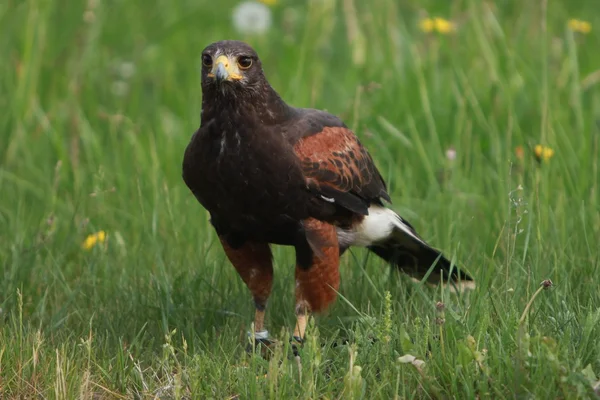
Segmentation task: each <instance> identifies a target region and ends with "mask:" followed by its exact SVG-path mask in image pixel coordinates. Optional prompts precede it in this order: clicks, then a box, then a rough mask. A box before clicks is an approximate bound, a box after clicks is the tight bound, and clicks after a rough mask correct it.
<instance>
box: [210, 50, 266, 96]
mask: <svg viewBox="0 0 600 400" xmlns="http://www.w3.org/2000/svg"><path fill="white" fill-rule="evenodd" d="M264 82H265V77H264V74H263V71H262V65H261V62H260V59H259V58H258V55H257V54H256V51H254V49H253V48H252V47H250V46H249V45H247V44H246V43H244V42H239V41H235V40H224V41H220V42H215V43H212V44H210V45H208V46H207V47H206V48H205V49H204V50H203V51H202V90H203V91H204V92H206V91H211V92H212V91H216V92H221V93H228V92H231V93H236V92H239V91H247V90H249V89H252V88H255V87H259V86H262V85H263V84H264Z"/></svg>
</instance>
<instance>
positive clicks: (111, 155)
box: [0, 0, 600, 399]
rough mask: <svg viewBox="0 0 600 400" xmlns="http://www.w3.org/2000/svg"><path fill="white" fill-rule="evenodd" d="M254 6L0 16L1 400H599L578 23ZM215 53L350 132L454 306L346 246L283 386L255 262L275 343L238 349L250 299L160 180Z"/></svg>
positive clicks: (61, 5) (30, 1)
mask: <svg viewBox="0 0 600 400" xmlns="http://www.w3.org/2000/svg"><path fill="white" fill-rule="evenodd" d="M265 3H266V4H265V5H266V8H265V10H266V11H267V14H265V15H268V16H270V20H255V19H253V18H254V17H253V16H252V15H243V14H242V15H240V20H239V21H238V20H234V19H233V18H232V15H233V13H234V9H235V7H236V6H238V4H239V2H237V1H233V0H222V1H219V2H214V1H207V0H200V1H191V0H181V1H163V0H153V1H142V0H128V1H119V0H105V1H102V0H87V1H71V2H69V3H68V5H67V3H66V2H59V1H50V0H4V1H3V2H0V27H1V28H0V30H1V35H0V54H1V56H0V57H1V59H2V62H1V63H0V71H1V72H0V108H1V109H2V110H3V111H2V113H1V114H0V193H1V194H0V265H1V270H0V398H3V399H13V398H14V399H16V398H21V399H26V398H27V399H28V398H43V399H45V398H48V399H65V398H69V399H70V398H81V399H129V398H140V399H146V398H148V399H155V398H160V399H171V398H172V399H204V398H207V399H208V398H215V399H236V398H240V399H254V398H303V399H316V398H323V399H338V398H344V399H360V398H382V399H388V398H402V399H410V398H425V399H446V398H461V399H463V398H464V399H475V398H494V399H502V398H520V399H529V398H531V399H533V398H536V399H546V398H558V399H574V398H598V397H599V396H600V383H599V380H600V340H598V337H600V291H599V290H598V285H599V284H598V279H599V277H600V252H599V251H598V247H599V242H600V240H599V237H600V193H599V191H600V177H599V168H598V167H599V163H600V152H599V142H600V51H598V49H600V40H599V39H600V35H599V33H598V32H599V29H600V14H599V13H598V12H597V11H598V5H597V2H596V1H595V0H588V1H584V0H580V1H566V0H565V1H559V0H551V1H548V0H535V1H520V0H502V1H495V2H492V1H478V0H453V1H435V0H424V1H419V0H400V1H392V0H372V1H369V2H362V1H357V0H339V1H335V0H310V1H300V0H296V1H294V0H280V1H273V0H271V1H265ZM265 10H263V11H265ZM257 18H258V17H257ZM261 18H262V17H261ZM235 21H237V22H235ZM240 24H241V25H240ZM250 29H255V30H259V29H260V30H262V31H261V32H258V31H255V32H251V31H249V30H250ZM226 38H235V39H240V40H245V41H247V42H248V43H250V44H251V45H252V46H254V47H255V48H256V50H257V51H258V53H259V55H260V56H261V58H262V60H263V64H264V69H265V73H266V75H267V77H268V79H269V80H270V82H271V84H272V85H273V86H274V87H275V89H276V90H277V91H278V92H279V93H280V94H281V95H282V97H283V98H284V99H285V100H286V101H287V102H289V103H290V104H293V105H295V106H302V107H316V108H321V109H326V110H328V111H329V112H332V113H334V114H336V115H338V116H340V117H341V118H343V119H344V121H345V122H346V124H347V125H348V126H349V127H351V128H352V129H354V130H355V132H356V133H357V135H358V136H359V138H360V139H361V141H362V142H363V143H364V144H365V145H366V146H367V147H368V148H369V150H370V152H371V154H372V156H373V158H374V159H375V161H376V164H377V165H378V167H379V169H380V171H381V172H382V175H383V176H384V178H385V179H386V180H387V182H388V186H389V191H390V194H391V197H392V200H393V205H392V207H393V208H394V209H395V210H396V211H398V212H399V213H400V214H401V215H402V216H403V217H405V218H406V219H407V220H408V221H410V222H411V223H412V224H413V225H414V226H415V228H416V229H417V230H418V231H419V232H420V234H421V235H422V236H423V237H424V238H425V239H426V240H427V241H429V242H430V243H431V244H432V245H434V246H435V247H437V248H439V249H442V250H443V251H444V253H445V254H447V255H448V256H449V257H452V258H453V260H454V261H455V262H456V263H457V264H460V266H461V267H463V268H464V269H466V270H467V271H469V272H470V273H471V274H472V275H473V276H474V278H475V279H476V281H477V288H476V289H475V290H471V291H465V292H462V293H452V292H451V291H450V290H449V288H442V287H441V286H434V287H430V286H428V285H426V284H424V283H422V282H413V281H411V280H410V279H407V278H406V277H405V276H403V275H400V274H398V273H396V272H395V271H393V270H391V269H390V267H389V266H387V265H385V263H383V262H382V261H381V260H379V259H377V258H376V257H374V256H372V255H369V254H368V253H367V252H366V251H363V250H361V249H357V250H353V251H352V252H349V253H347V254H346V255H344V257H343V259H342V262H341V267H340V268H341V279H342V283H341V287H340V296H339V297H338V300H337V302H336V303H335V305H334V306H333V307H331V308H330V310H328V312H327V313H325V314H323V315H319V316H317V317H316V318H315V319H313V320H312V322H311V325H310V328H309V332H308V338H307V341H306V343H305V345H304V347H303V348H302V350H301V360H302V364H301V368H299V366H298V364H297V363H296V361H295V359H294V358H293V357H292V355H291V350H290V348H289V343H288V338H289V335H290V333H291V330H292V329H293V326H294V321H295V316H294V312H293V307H294V295H293V288H294V280H293V276H294V275H293V273H294V268H293V264H294V255H293V251H292V250H291V249H289V248H282V247H275V248H274V255H275V265H276V266H275V285H274V291H273V294H272V296H271V299H270V303H269V308H268V312H267V319H266V323H267V327H268V329H269V331H270V332H271V333H272V335H274V336H275V337H276V338H278V339H279V340H280V345H279V346H275V347H274V348H273V349H272V351H271V352H270V353H268V354H266V355H265V356H264V357H263V356H261V354H260V353H259V352H258V351H257V352H256V353H247V352H246V344H247V343H248V338H247V336H246V332H247V331H248V329H250V324H251V322H252V318H253V304H252V301H251V298H250V295H249V292H248V290H247V289H246V287H245V285H244V284H243V282H242V281H241V280H240V279H239V277H238V275H237V273H236V272H235V270H234V269H233V267H232V266H231V264H229V262H228V261H227V260H226V258H225V255H224V253H223V251H222V249H221V247H220V245H219V243H218V240H217V238H216V236H215V234H214V232H213V230H212V228H211V227H210V225H209V222H208V216H207V214H206V213H205V211H204V210H203V209H202V207H201V206H200V205H199V204H198V203H197V201H196V200H195V198H194V197H193V195H192V194H191V193H190V192H189V190H188V189H187V187H186V186H185V184H184V183H183V180H182V178H181V161H182V157H183V151H184V149H185V146H186V145H187V143H188V141H189V139H190V137H191V135H192V133H193V132H194V131H195V129H196V128H197V127H198V126H199V122H200V105H201V90H200V65H201V60H200V52H201V51H202V49H203V48H204V47H205V46H206V45H207V44H209V43H211V42H213V41H217V40H222V39H226ZM542 282H545V285H541V283H542Z"/></svg>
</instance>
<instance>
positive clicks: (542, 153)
mask: <svg viewBox="0 0 600 400" xmlns="http://www.w3.org/2000/svg"><path fill="white" fill-rule="evenodd" d="M533 153H534V154H535V158H537V159H538V161H548V160H549V159H551V158H552V156H553V155H554V150H552V149H551V148H550V147H546V146H542V145H541V144H538V145H536V146H535V147H534V148H533Z"/></svg>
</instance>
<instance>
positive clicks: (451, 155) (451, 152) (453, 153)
mask: <svg viewBox="0 0 600 400" xmlns="http://www.w3.org/2000/svg"><path fill="white" fill-rule="evenodd" d="M446 158H447V159H448V161H454V160H456V149H454V147H450V148H449V149H448V150H446Z"/></svg>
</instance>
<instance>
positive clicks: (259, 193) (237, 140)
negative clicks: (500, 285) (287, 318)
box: [183, 40, 472, 343]
mask: <svg viewBox="0 0 600 400" xmlns="http://www.w3.org/2000/svg"><path fill="white" fill-rule="evenodd" d="M183 180H184V181H185V183H186V185H187V186H188V187H189V189H190V190H191V192H192V193H193V194H194V196H195V197H196V199H197V200H198V201H199V202H200V204H201V205H202V206H203V207H204V208H205V209H206V210H207V211H208V212H209V213H210V221H211V224H212V225H213V227H214V229H215V230H216V233H217V235H218V237H219V239H220V242H221V244H222V246H223V249H224V251H225V253H226V255H227V257H228V258H229V260H230V261H231V263H232V264H233V266H234V267H235V269H236V270H237V272H238V274H239V275H240V277H241V278H242V280H243V281H244V282H245V284H246V285H247V286H248V289H249V290H250V292H251V294H252V297H253V300H254V304H255V307H256V310H255V317H254V318H255V319H254V333H253V335H254V337H255V338H256V339H258V340H267V341H268V339H269V338H268V332H267V330H266V329H265V325H264V316H265V308H266V305H267V300H268V298H269V295H270V293H271V287H272V281H273V261H272V256H271V249H270V245H271V244H278V245H287V246H293V247H294V248H295V253H296V266H295V281H296V282H295V283H296V285H295V291H296V306H295V312H296V326H295V329H294V333H293V336H292V338H293V339H295V340H296V341H297V342H300V343H301V342H302V340H303V338H304V334H305V330H306V325H307V319H308V317H309V315H310V313H311V312H312V313H318V312H321V311H323V310H325V309H326V308H327V307H328V306H329V305H330V304H331V303H332V302H333V301H334V300H335V298H336V294H337V289H338V288H339V283H340V274H339V263H340V255H341V254H342V253H343V252H344V251H345V250H346V249H348V248H349V247H350V246H362V247H366V248H368V249H369V250H371V251H372V252H373V253H375V254H376V255H378V256H379V257H381V258H383V259H384V260H386V261H388V262H389V263H391V264H392V265H395V266H397V267H398V268H399V269H400V270H402V271H404V272H405V273H407V274H409V275H411V276H413V277H419V278H422V277H423V276H424V275H425V274H426V273H427V272H428V271H430V270H431V271H432V272H431V273H430V275H429V280H430V281H432V282H434V283H435V282H440V276H443V278H449V279H453V280H454V281H461V280H462V281H471V280H472V279H471V277H470V276H469V275H467V274H466V273H464V272H462V271H460V270H458V269H457V268H456V267H452V266H451V263H450V261H449V260H448V259H447V258H445V257H444V256H443V255H442V254H441V253H440V252H439V251H437V250H435V249H434V248H432V247H431V246H429V245H428V244H427V243H426V242H425V241H424V240H423V239H422V238H421V237H420V236H419V235H418V234H417V233H416V232H415V229H414V228H413V227H412V226H411V225H410V224H409V223H408V222H407V221H406V220H404V219H403V218H401V217H400V216H399V215H398V214H396V213H395V212H394V211H393V210H391V209H390V208H387V207H386V206H385V204H384V201H385V202H388V203H391V201H390V196H389V194H388V192H387V188H386V184H385V182H384V180H383V178H382V177H381V174H380V173H379V171H378V170H377V168H376V166H375V164H374V162H373V160H372V158H371V156H370V155H369V153H368V152H367V150H366V149H365V147H364V146H363V145H362V144H361V142H360V141H359V139H358V138H357V136H356V135H355V134H354V133H353V132H352V131H351V130H350V129H348V127H346V125H345V124H344V123H343V122H342V121H341V120H340V119H339V118H337V117H336V116H334V115H332V114H329V113H327V112H324V111H320V110H316V109H308V108H295V107H292V106H290V105H288V104H287V103H286V102H285V101H284V100H282V98H281V97H280V96H279V95H278V94H277V92H276V91H275V90H274V89H273V88H272V87H271V85H270V84H269V82H268V81H267V79H266V78H265V75H264V72H263V69H262V65H261V61H260V59H259V57H258V55H257V53H256V52H255V51H254V50H253V49H252V47H250V46H249V45H248V44H246V43H244V42H240V41H229V40H226V41H220V42H216V43H212V44H210V45H209V46H207V47H206V48H205V49H204V50H203V52H202V114H201V123H200V127H199V128H198V130H197V131H196V132H195V133H194V134H193V136H192V138H191V141H190V143H189V144H188V146H187V148H186V150H185V155H184V158H183ZM434 264H435V266H434V267H433V268H432V265H434ZM251 334H252V333H251Z"/></svg>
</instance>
